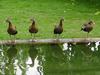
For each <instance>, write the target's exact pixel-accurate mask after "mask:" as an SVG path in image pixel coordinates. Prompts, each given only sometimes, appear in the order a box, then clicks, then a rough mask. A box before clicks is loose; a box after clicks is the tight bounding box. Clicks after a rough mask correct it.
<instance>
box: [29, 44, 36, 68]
mask: <svg viewBox="0 0 100 75" xmlns="http://www.w3.org/2000/svg"><path fill="white" fill-rule="evenodd" d="M28 52H29V56H30V58H31V60H32V64H29V65H30V66H31V67H33V66H34V60H35V58H36V57H37V55H38V50H37V48H36V46H35V45H31V46H30V49H29V51H28Z"/></svg>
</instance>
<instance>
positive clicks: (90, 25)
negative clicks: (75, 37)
mask: <svg viewBox="0 0 100 75" xmlns="http://www.w3.org/2000/svg"><path fill="white" fill-rule="evenodd" d="M94 24H95V23H94V22H93V21H89V22H87V23H85V24H83V26H82V28H81V30H82V31H84V32H87V37H88V34H89V33H90V32H91V31H92V30H93V25H94Z"/></svg>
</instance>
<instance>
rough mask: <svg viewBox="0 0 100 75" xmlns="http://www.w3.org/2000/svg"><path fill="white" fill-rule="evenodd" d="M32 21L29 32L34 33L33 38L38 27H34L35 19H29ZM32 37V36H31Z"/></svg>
mask: <svg viewBox="0 0 100 75" xmlns="http://www.w3.org/2000/svg"><path fill="white" fill-rule="evenodd" d="M30 20H31V21H32V24H31V25H30V26H29V32H30V33H31V36H32V34H34V38H35V34H36V33H37V32H38V28H37V27H36V22H35V19H33V18H32V19H30ZM32 38H33V37H32Z"/></svg>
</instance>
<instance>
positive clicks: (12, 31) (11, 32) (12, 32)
mask: <svg viewBox="0 0 100 75" xmlns="http://www.w3.org/2000/svg"><path fill="white" fill-rule="evenodd" d="M6 22H7V23H8V25H9V26H8V29H7V32H8V34H9V35H10V37H11V35H14V36H15V35H16V34H17V33H18V31H17V30H16V26H14V25H12V23H11V21H10V20H9V19H7V20H6Z"/></svg>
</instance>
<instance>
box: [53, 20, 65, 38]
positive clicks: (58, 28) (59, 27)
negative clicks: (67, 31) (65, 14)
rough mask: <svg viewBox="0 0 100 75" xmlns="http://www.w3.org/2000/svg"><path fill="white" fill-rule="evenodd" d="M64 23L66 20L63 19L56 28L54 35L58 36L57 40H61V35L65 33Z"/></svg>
mask: <svg viewBox="0 0 100 75" xmlns="http://www.w3.org/2000/svg"><path fill="white" fill-rule="evenodd" d="M63 21H64V19H63V18H61V19H60V22H59V25H56V26H55V28H54V34H55V35H56V37H57V36H58V37H57V38H59V36H60V34H61V33H62V32H63Z"/></svg>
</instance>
